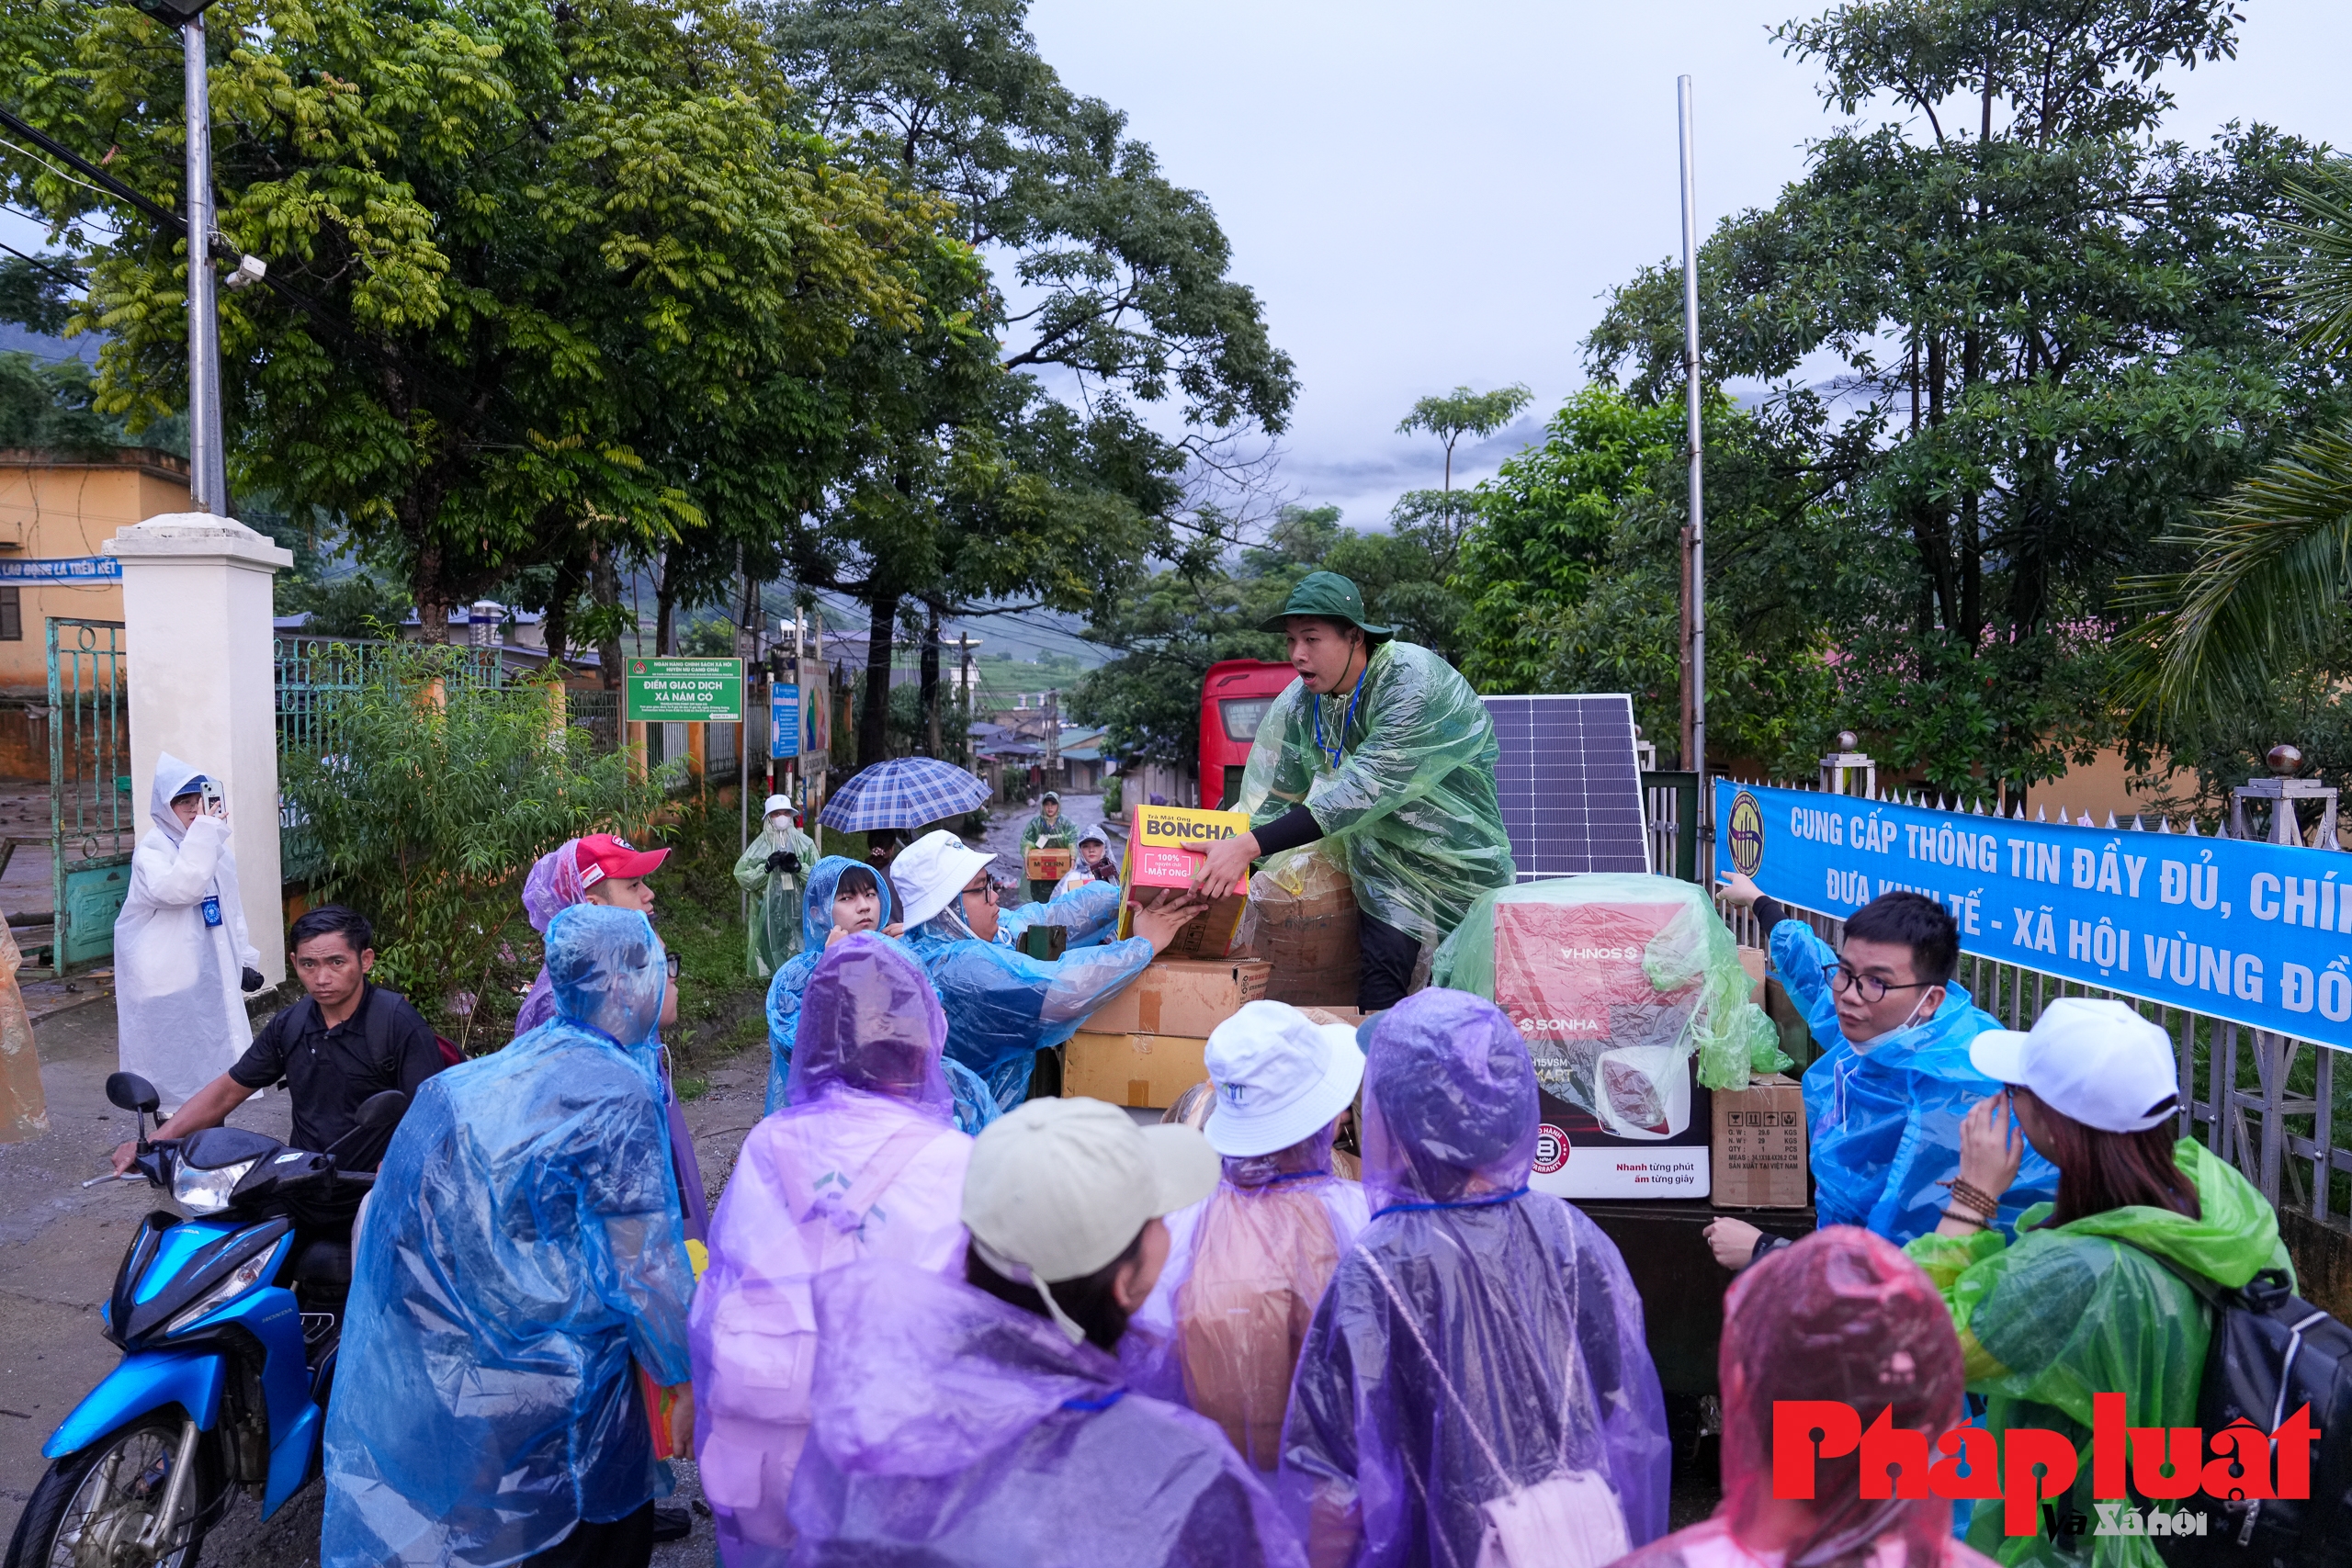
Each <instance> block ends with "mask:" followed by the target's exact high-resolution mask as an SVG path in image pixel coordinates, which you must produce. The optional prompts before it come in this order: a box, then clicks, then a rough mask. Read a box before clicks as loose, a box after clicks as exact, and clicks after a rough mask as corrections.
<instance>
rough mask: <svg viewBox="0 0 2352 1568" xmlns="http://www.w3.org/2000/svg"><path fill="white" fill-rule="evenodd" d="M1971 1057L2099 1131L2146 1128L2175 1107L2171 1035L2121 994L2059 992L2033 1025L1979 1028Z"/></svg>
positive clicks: (2175, 1110) (2176, 1093)
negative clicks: (2111, 996) (2121, 999)
mask: <svg viewBox="0 0 2352 1568" xmlns="http://www.w3.org/2000/svg"><path fill="white" fill-rule="evenodd" d="M1968 1059H1969V1060H1970V1061H1971V1062H1973V1063H1974V1064H1975V1066H1976V1070H1977V1071H1978V1072H1980V1073H1983V1074H1984V1075H1985V1077H1988V1078H1996V1079H1998V1080H1999V1081H2000V1082H2002V1083H2006V1084H2022V1085H2024V1086H2025V1087H2026V1088H2028V1089H2031V1090H2033V1093H2034V1098H2036V1099H2037V1100H2041V1102H2042V1103H2043V1104H2044V1105H2047V1106H2048V1107H2050V1109H2051V1110H2052V1111H2057V1112H2059V1113H2060V1114H2061V1115H2065V1116H2071V1117H2073V1118H2074V1119H2075V1121H2077V1122H2081V1123H2082V1124H2083V1125H2084V1126H2086V1127H2095V1128H2097V1129H2098V1130H2099V1131H2100V1132H2102V1133H2144V1132H2146V1131H2147V1130H2148V1129H2149V1128H2151V1127H2154V1126H2155V1125H2156V1124H2157V1123H2159V1122H2163V1121H2164V1120H2165V1118H2167V1117H2170V1116H2175V1115H2177V1114H2178V1113H2179V1110H2180V1107H2179V1103H2178V1101H2179V1098H2180V1083H2179V1080H2178V1079H2177V1077H2175V1074H2176V1073H2177V1070H2178V1069H2177V1065H2176V1063H2175V1062H2174V1060H2173V1054H2172V1039H2171V1037H2170V1036H2169V1035H2167V1034H2165V1032H2164V1031H2163V1030H2161V1029H2159V1028H2157V1027H2156V1026H2155V1025H2154V1024H2153V1023H2150V1022H2149V1021H2147V1020H2146V1019H2144V1018H2142V1017H2141V1016H2140V1015H2139V1014H2138V1013H2137V1012H2135V1011H2133V1010H2131V1009H2130V1008H2128V1007H2126V1006H2124V1005H2123V1004H2122V1003H2121V1002H2118V1001H2108V1000H2094V999H2093V998H2089V997H2060V998H2058V999H2057V1000H2056V1001H2054V1002H2052V1003H2051V1004H2050V1005H2049V1006H2048V1007H2046V1008H2043V1009H2042V1010H2041V1017H2040V1018H2038V1019H2036V1020H2034V1022H2033V1028H2032V1029H2031V1030H2030V1032H2019V1031H2018V1030H2014V1029H1988V1030H1986V1031H1985V1032H1984V1033H1982V1034H1980V1035H1978V1036H1977V1037H1976V1038H1975V1040H1974V1041H1973V1042H1971V1043H1970V1044H1969V1047H1968Z"/></svg>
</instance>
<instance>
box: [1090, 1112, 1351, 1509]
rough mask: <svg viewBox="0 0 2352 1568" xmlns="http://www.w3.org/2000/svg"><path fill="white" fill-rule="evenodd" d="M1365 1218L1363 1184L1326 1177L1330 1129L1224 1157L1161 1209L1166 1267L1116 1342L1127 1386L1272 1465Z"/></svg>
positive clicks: (1258, 1463) (1267, 1467)
mask: <svg viewBox="0 0 2352 1568" xmlns="http://www.w3.org/2000/svg"><path fill="white" fill-rule="evenodd" d="M1366 1217H1367V1211H1366V1208H1365V1204H1364V1192H1363V1186H1362V1185H1361V1184H1360V1183H1357V1182H1353V1181H1347V1180H1343V1179H1340V1178H1339V1177H1336V1176H1334V1175H1332V1174H1331V1129H1330V1128H1329V1127H1326V1128H1324V1129H1323V1130H1322V1131H1321V1132H1319V1133H1317V1134H1315V1135H1314V1136H1313V1137H1311V1138H1306V1139H1304V1140H1302V1141H1301V1142H1299V1143H1296V1144H1294V1145H1291V1146H1290V1147H1289V1148H1286V1149H1279V1150H1276V1151H1275V1152H1274V1153H1272V1154H1270V1155H1252V1156H1227V1157H1226V1160H1225V1175H1224V1178H1223V1179H1222V1180H1220V1181H1219V1182H1218V1183H1217V1186H1216V1191H1214V1192H1212V1193H1210V1194H1209V1195H1208V1196H1207V1197H1206V1198H1204V1199H1203V1200H1201V1201H1199V1202H1197V1203H1194V1204H1193V1205H1192V1206H1191V1207H1190V1208H1184V1209H1179V1210H1177V1211H1176V1212H1175V1213H1172V1214H1170V1215H1169V1216H1168V1218H1167V1222H1166V1223H1167V1225H1168V1262H1167V1265H1166V1267H1164V1268H1163V1269H1161V1270H1160V1274H1159V1283H1158V1284H1157V1285H1155V1286H1153V1287H1152V1292H1151V1295H1150V1296H1149V1298H1148V1299H1147V1300H1146V1301H1145V1302H1144V1303H1143V1305H1142V1306H1141V1307H1140V1308H1138V1309H1137V1310H1136V1314H1135V1317H1134V1319H1133V1320H1132V1321H1131V1322H1129V1323H1128V1325H1127V1332H1126V1337H1125V1338H1123V1339H1121V1340H1120V1341H1119V1360H1120V1363H1121V1364H1122V1365H1124V1366H1125V1367H1126V1369H1127V1371H1128V1373H1129V1375H1130V1376H1131V1377H1132V1378H1133V1379H1134V1382H1135V1386H1136V1389H1137V1391H1139V1392H1141V1393H1149V1394H1153V1395H1155V1396H1157V1397H1159V1398H1161V1399H1166V1400H1170V1401H1172V1402H1173V1403H1175V1404H1182V1405H1183V1406H1184V1407H1185V1408H1186V1409H1189V1410H1194V1411H1198V1412H1199V1413H1200V1414H1201V1415H1203V1416H1207V1417H1208V1418H1209V1419H1210V1420H1212V1421H1215V1422H1216V1424H1217V1425H1218V1426H1219V1427H1222V1428H1223V1429H1224V1431H1225V1435H1226V1437H1227V1438H1229V1439H1230V1440H1231V1441H1232V1443H1233V1446H1234V1447H1235V1448H1236V1449H1238V1450H1240V1453H1241V1457H1242V1458H1243V1459H1245V1460H1247V1461H1249V1462H1250V1465H1252V1466H1253V1467H1254V1468H1256V1469H1258V1470H1261V1471H1272V1469H1273V1468H1274V1466H1275V1463H1276V1461H1279V1460H1280V1458H1281V1457H1282V1435H1283V1415H1284V1413H1285V1412H1286V1411H1287V1409H1288V1408H1289V1404H1290V1385H1291V1375H1292V1373H1293V1372H1294V1371H1295V1370H1296V1368H1297V1366H1298V1350H1299V1346H1300V1344H1301V1343H1302V1342H1303V1341H1304V1340H1305V1339H1306V1330H1307V1326H1308V1325H1309V1324H1310V1323H1311V1322H1312V1321H1313V1319H1314V1316H1315V1308H1316V1304H1317V1303H1319V1302H1320V1301H1322V1299H1323V1292H1324V1289H1325V1287H1327V1286H1328V1285H1329V1284H1330V1282H1331V1271H1332V1270H1333V1269H1335V1268H1337V1267H1338V1265H1339V1260H1340V1255H1341V1254H1343V1253H1344V1252H1346V1250H1347V1249H1348V1247H1350V1245H1351V1244H1352V1243H1353V1242H1354V1240H1355V1238H1356V1233H1358V1232H1359V1231H1361V1230H1363V1227H1364V1222H1365V1219H1366Z"/></svg>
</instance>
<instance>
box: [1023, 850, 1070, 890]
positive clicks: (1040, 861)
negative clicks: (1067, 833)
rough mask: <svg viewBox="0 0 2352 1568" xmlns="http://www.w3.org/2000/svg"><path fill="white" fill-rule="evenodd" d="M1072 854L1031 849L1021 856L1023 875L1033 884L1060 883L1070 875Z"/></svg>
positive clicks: (1067, 851)
mask: <svg viewBox="0 0 2352 1568" xmlns="http://www.w3.org/2000/svg"><path fill="white" fill-rule="evenodd" d="M1071 853H1072V852H1070V851H1069V850H1048V849H1030V850H1024V851H1023V852H1022V854H1021V874H1022V875H1023V876H1025V877H1027V878H1028V879H1029V880H1030V881H1032V882H1059V881H1060V880H1061V879H1062V878H1063V877H1065V876H1068V875H1069V863H1070V856H1071Z"/></svg>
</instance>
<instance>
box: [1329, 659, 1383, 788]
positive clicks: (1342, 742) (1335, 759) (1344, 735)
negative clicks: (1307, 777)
mask: <svg viewBox="0 0 2352 1568" xmlns="http://www.w3.org/2000/svg"><path fill="white" fill-rule="evenodd" d="M1371 673H1372V655H1371V654H1370V653H1369V652H1367V653H1366V654H1365V655H1364V656H1363V670H1362V671H1358V673H1357V675H1356V683H1355V689H1354V690H1353V691H1351V692H1350V693H1349V694H1348V706H1347V711H1346V712H1344V713H1342V714H1341V715H1340V737H1339V739H1338V740H1337V741H1335V742H1334V743H1333V744H1331V745H1329V746H1326V745H1324V744H1323V699H1322V698H1321V697H1317V698H1316V699H1315V750H1317V751H1318V752H1320V753H1322V756H1323V760H1324V761H1327V762H1329V763H1330V764H1331V766H1332V767H1334V768H1337V767H1338V766H1339V765H1340V754H1341V753H1342V752H1344V751H1346V750H1347V749H1348V726H1349V725H1351V724H1353V723H1354V722H1355V717H1356V701H1357V699H1358V698H1360V697H1362V696H1363V682H1364V678H1365V677H1366V676H1368V675H1370V674H1371Z"/></svg>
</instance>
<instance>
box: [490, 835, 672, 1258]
mask: <svg viewBox="0 0 2352 1568" xmlns="http://www.w3.org/2000/svg"><path fill="white" fill-rule="evenodd" d="M587 902H588V890H587V889H586V888H584V887H582V886H581V885H580V840H577V839H566V840H564V841H563V842H562V843H560V844H559V845H557V846H556V847H555V848H554V849H551V850H549V851H548V852H547V853H545V854H543V855H541V856H540V857H539V858H538V859H537V861H535V862H533V863H532V865H531V874H529V875H528V876H526V877H525V878H524V879H523V914H524V916H525V918H526V919H528V920H529V921H530V922H531V929H532V930H533V931H537V932H538V933H539V934H540V935H541V936H545V935H546V934H547V933H548V922H550V921H551V920H553V919H555V918H556V916H558V915H560V914H561V913H562V912H563V911H564V910H566V909H569V908H573V907H575V906H577V905H582V904H585V903H587ZM555 1013H556V1006H555V992H554V991H553V990H552V989H550V988H549V987H548V966H547V965H546V964H540V965H539V974H538V977H537V979H535V980H533V981H532V982H531V988H530V989H529V990H528V991H526V993H524V996H523V1006H522V1010H520V1011H518V1012H517V1013H516V1014H515V1039H517V1040H520V1039H522V1038H523V1036H524V1035H526V1034H527V1033H529V1032H531V1031H532V1030H534V1029H537V1027H538V1026H539V1025H541V1024H543V1023H545V1022H546V1021H548V1020H549V1019H551V1018H553V1017H554V1016H555ZM646 1049H647V1050H648V1051H649V1052H650V1055H652V1056H653V1058H654V1069H653V1070H654V1076H655V1077H658V1078H659V1079H660V1080H661V1083H662V1117H663V1120H664V1121H666V1122H668V1123H669V1133H670V1135H669V1138H668V1140H667V1144H666V1146H667V1148H668V1150H669V1155H670V1163H671V1164H672V1166H673V1168H674V1174H675V1175H676V1177H677V1179H678V1197H679V1201H681V1202H683V1203H684V1205H685V1215H686V1234H687V1235H690V1236H692V1237H693V1238H694V1239H695V1240H696V1241H703V1240H706V1239H707V1237H708V1235H709V1234H710V1196H709V1194H708V1193H707V1192H706V1191H704V1190H703V1184H702V1161H701V1160H700V1159H698V1158H697V1157H695V1139H694V1134H693V1133H691V1132H689V1131H688V1130H687V1127H686V1118H685V1113H684V1111H680V1110H679V1109H678V1096H677V1092H676V1090H675V1089H673V1087H672V1086H671V1083H670V1054H669V1052H668V1051H667V1050H666V1049H665V1048H664V1047H663V1046H662V1031H661V1027H660V1026H659V1025H658V1024H657V1025H656V1026H655V1027H654V1032H653V1034H652V1036H651V1037H650V1039H649V1040H647V1042H646Z"/></svg>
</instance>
